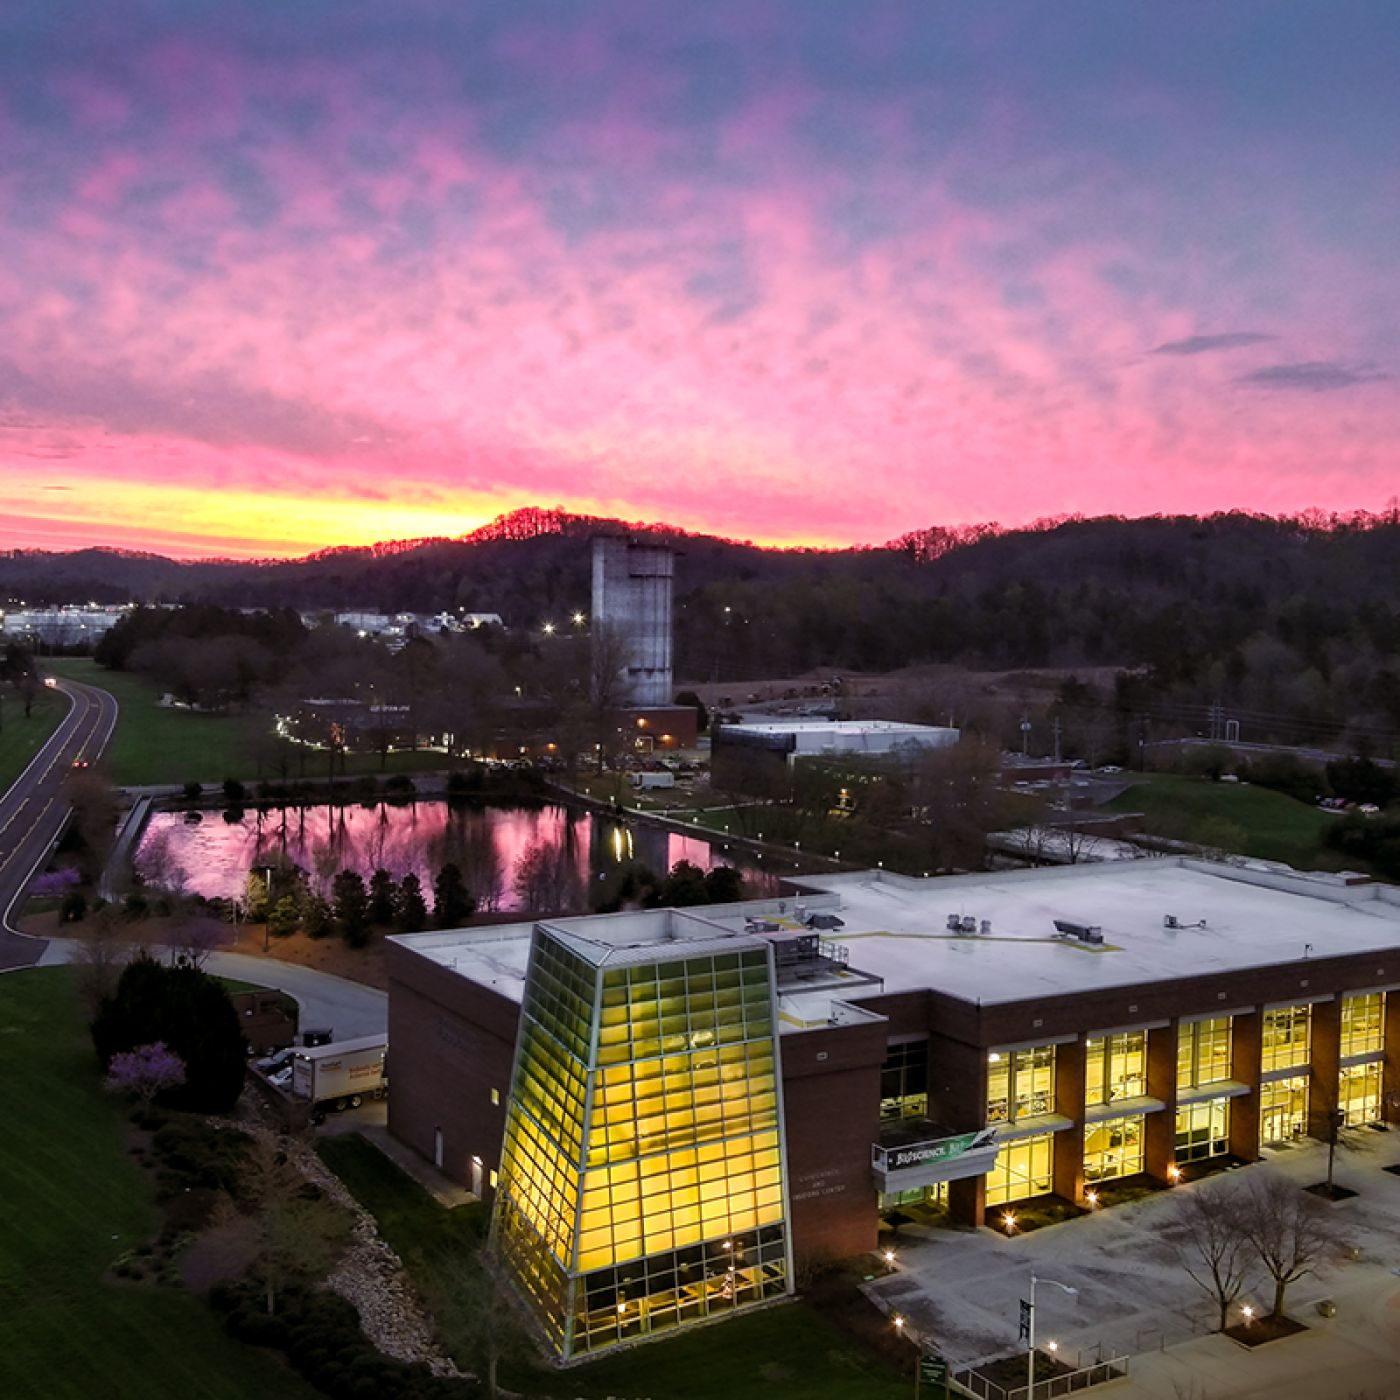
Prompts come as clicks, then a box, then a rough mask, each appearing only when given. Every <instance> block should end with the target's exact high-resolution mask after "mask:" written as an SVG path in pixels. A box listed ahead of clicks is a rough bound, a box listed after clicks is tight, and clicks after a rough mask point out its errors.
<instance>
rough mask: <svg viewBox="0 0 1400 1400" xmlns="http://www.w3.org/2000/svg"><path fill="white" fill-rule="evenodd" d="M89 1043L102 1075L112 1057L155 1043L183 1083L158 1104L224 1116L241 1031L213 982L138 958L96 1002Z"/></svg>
mask: <svg viewBox="0 0 1400 1400" xmlns="http://www.w3.org/2000/svg"><path fill="white" fill-rule="evenodd" d="M92 1041H93V1045H94V1046H95V1047H96V1049H97V1054H98V1057H99V1058H100V1059H101V1061H102V1068H103V1071H104V1073H106V1072H108V1071H110V1069H111V1065H112V1060H113V1057H114V1056H117V1055H120V1054H123V1053H127V1052H130V1051H132V1050H135V1049H136V1048H137V1047H138V1046H142V1045H154V1044H156V1043H157V1042H163V1043H164V1044H165V1046H166V1047H167V1048H168V1049H169V1051H170V1052H171V1053H172V1054H173V1055H177V1056H178V1057H179V1058H180V1059H181V1060H182V1061H183V1062H184V1065H185V1082H184V1083H183V1084H182V1085H179V1086H178V1087H175V1088H171V1089H168V1090H167V1091H165V1093H163V1094H162V1095H161V1101H162V1102H163V1103H165V1104H168V1105H169V1106H170V1107H171V1108H179V1109H186V1110H188V1111H190V1112H194V1113H226V1112H228V1110H229V1109H230V1108H232V1107H233V1105H234V1103H235V1102H236V1101H237V1099H238V1095H239V1093H240V1091H241V1090H242V1088H243V1056H244V1050H245V1048H246V1047H245V1045H244V1040H243V1026H242V1024H241V1023H240V1021H239V1019H238V1013H237V1012H236V1011H235V1010H234V1009H233V1003H232V1002H231V1001H230V1000H229V996H228V992H227V991H226V990H225V989H224V985H223V983H221V982H220V981H219V980H218V979H217V978H215V977H211V976H209V974H208V973H205V972H201V971H200V970H199V969H198V968H197V967H195V966H193V964H191V963H189V962H187V961H185V960H184V959H181V960H179V961H177V962H176V964H175V965H174V966H173V967H166V966H165V965H164V964H163V963H158V962H156V961H155V959H154V958H152V957H151V956H150V955H149V954H147V953H141V954H139V955H138V956H137V957H136V958H134V959H133V960H132V961H131V962H129V963H128V964H127V965H126V968H125V969H124V970H123V972H122V975H121V977H120V979H119V980H118V982H117V987H116V991H115V992H114V993H113V994H112V995H111V996H109V997H103V998H102V1001H101V1002H100V1003H99V1006H98V1011H97V1015H96V1017H95V1018H94V1019H93V1023H92Z"/></svg>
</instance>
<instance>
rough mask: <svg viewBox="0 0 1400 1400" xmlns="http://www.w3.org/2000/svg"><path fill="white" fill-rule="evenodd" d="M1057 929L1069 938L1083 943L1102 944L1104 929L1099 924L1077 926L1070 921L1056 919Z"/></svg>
mask: <svg viewBox="0 0 1400 1400" xmlns="http://www.w3.org/2000/svg"><path fill="white" fill-rule="evenodd" d="M1055 927H1056V928H1057V929H1058V930H1059V931H1060V932H1061V933H1063V934H1064V935H1065V936H1066V937H1068V938H1077V939H1078V940H1079V941H1080V942H1081V943H1102V942H1103V929H1102V928H1101V927H1100V926H1099V925H1098V924H1075V923H1071V922H1070V921H1069V920H1068V919H1056V920H1055Z"/></svg>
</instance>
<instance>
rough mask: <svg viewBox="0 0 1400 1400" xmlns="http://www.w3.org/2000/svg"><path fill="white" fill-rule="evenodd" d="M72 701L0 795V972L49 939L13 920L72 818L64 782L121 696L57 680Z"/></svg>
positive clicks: (97, 751) (36, 952)
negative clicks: (116, 697) (22, 930)
mask: <svg viewBox="0 0 1400 1400" xmlns="http://www.w3.org/2000/svg"><path fill="white" fill-rule="evenodd" d="M57 688H58V689H59V690H60V691H62V692H63V694H64V695H66V696H67V697H68V699H69V700H70V701H71V707H70V709H69V711H68V713H67V715H66V716H64V718H63V720H62V721H61V722H60V724H59V726H58V728H57V729H56V730H55V731H54V732H53V734H52V735H51V736H50V737H49V740H48V742H47V743H46V744H45V745H44V747H43V748H41V749H40V750H39V752H38V753H37V754H35V755H34V758H33V759H32V760H31V762H30V764H29V767H28V768H26V769H25V770H24V772H23V773H21V774H20V776H19V777H18V778H17V779H16V780H15V783H14V785H13V786H12V787H11V788H10V790H9V791H8V792H7V793H6V794H5V795H4V797H0V972H3V971H9V970H10V969H12V968H16V967H32V966H33V965H34V964H35V963H37V962H38V961H39V959H40V957H41V956H42V955H43V952H44V948H45V945H46V940H45V939H42V938H33V937H31V936H30V935H28V934H23V933H20V932H19V930H18V929H16V928H15V927H14V925H13V923H12V920H13V918H14V916H15V915H16V914H17V913H18V912H19V909H20V907H21V904H22V902H23V899H24V892H25V889H26V887H27V886H28V884H29V882H30V880H31V879H32V878H33V877H34V876H35V875H36V874H37V873H38V872H39V871H40V870H42V869H43V868H44V863H45V862H46V861H47V860H48V858H49V854H50V852H51V851H52V850H53V847H54V843H55V842H56V841H57V840H58V838H59V837H60V836H61V835H62V833H63V828H64V825H65V823H66V822H67V820H68V813H69V801H68V794H67V792H66V791H65V790H64V782H65V780H66V779H67V777H68V775H69V774H70V773H71V772H72V771H73V766H74V765H75V764H86V763H95V762H96V761H97V760H98V759H99V758H101V756H102V751H103V750H104V749H105V748H106V747H107V743H108V741H109V740H110V739H111V737H112V731H113V729H115V728H116V724H117V702H116V701H115V700H114V699H113V698H112V697H111V696H110V695H108V694H107V692H106V691H105V690H98V689H97V687H96V686H91V685H80V684H79V683H78V682H76V681H59V682H58V685H57Z"/></svg>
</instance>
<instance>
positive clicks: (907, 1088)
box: [388, 859, 1400, 1356]
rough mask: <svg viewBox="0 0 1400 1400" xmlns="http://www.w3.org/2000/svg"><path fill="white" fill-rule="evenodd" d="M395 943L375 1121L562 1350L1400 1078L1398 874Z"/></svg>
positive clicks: (1065, 874)
mask: <svg viewBox="0 0 1400 1400" xmlns="http://www.w3.org/2000/svg"><path fill="white" fill-rule="evenodd" d="M388 968H389V974H390V979H391V981H390V1000H389V1030H390V1043H391V1044H392V1045H393V1047H394V1051H393V1054H394V1063H393V1074H394V1097H393V1100H392V1101H391V1108H390V1127H391V1129H392V1130H393V1131H394V1132H395V1133H396V1134H397V1135H398V1136H399V1137H401V1138H402V1139H403V1140H404V1141H406V1142H408V1143H410V1144H411V1145H413V1146H414V1147H416V1148H417V1149H418V1150H419V1151H421V1152H423V1153H424V1155H426V1156H428V1157H430V1158H434V1159H435V1160H436V1161H437V1162H438V1163H439V1165H441V1166H442V1167H443V1168H444V1170H446V1171H448V1172H449V1173H451V1174H452V1175H454V1176H456V1177H457V1178H458V1179H460V1180H462V1181H464V1182H465V1183H467V1184H468V1185H470V1186H471V1187H472V1189H473V1190H475V1191H476V1192H477V1193H478V1194H480V1195H482V1196H484V1197H487V1198H490V1197H491V1196H493V1195H497V1196H498V1197H499V1199H498V1202H497V1210H496V1228H497V1239H498V1243H499V1244H500V1245H501V1247H502V1252H503V1254H504V1255H505V1256H506V1258H507V1260H508V1262H509V1263H510V1266H511V1268H512V1271H513V1273H514V1276H515V1278H516V1281H517V1284H518V1285H519V1287H520V1290H521V1292H522V1293H523V1294H524V1295H526V1296H527V1298H528V1299H529V1300H530V1301H531V1304H532V1306H533V1308H534V1311H535V1315H536V1317H537V1319H538V1320H539V1321H540V1324H541V1327H542V1330H543V1331H544V1332H545V1333H546V1335H548V1336H549V1337H550V1338H551V1339H552V1341H553V1342H554V1345H555V1346H556V1348H557V1349H558V1350H559V1352H560V1354H561V1355H563V1356H575V1355H582V1354H585V1353H587V1352H589V1351H593V1350H596V1349H598V1348H600V1347H603V1346H607V1345H609V1344H611V1343H613V1342H616V1341H618V1340H623V1339H627V1338H631V1337H638V1336H643V1335H646V1334H647V1333H648V1332H651V1331H655V1330H658V1329H660V1328H662V1327H667V1326H671V1325H683V1324H684V1323H685V1322H687V1321H689V1320H691V1319H698V1318H701V1317H712V1316H714V1315H715V1314H716V1313H717V1312H724V1311H728V1310H731V1309H733V1308H737V1307H742V1306H744V1305H746V1304H749V1303H753V1302H759V1301H762V1300H763V1299H764V1298H767V1297H770V1296H773V1295H774V1294H775V1293H781V1292H784V1291H787V1290H788V1289H789V1288H790V1286H791V1285H790V1279H791V1272H792V1267H793V1261H794V1260H801V1259H802V1258H803V1257H808V1256H810V1257H819V1256H835V1255H846V1254H852V1253H857V1252H860V1251H863V1250H868V1249H871V1248H873V1247H874V1245H875V1244H876V1241H877V1232H878V1228H879V1217H880V1215H881V1214H882V1213H886V1212H888V1211H890V1210H892V1209H895V1208H897V1207H903V1208H908V1207H909V1206H910V1205H913V1204H915V1203H917V1204H920V1205H931V1206H936V1207H939V1208H946V1209H947V1210H948V1211H949V1212H950V1213H951V1214H952V1215H953V1216H954V1217H955V1218H957V1219H961V1220H964V1221H967V1222H982V1221H989V1222H991V1223H996V1222H997V1221H998V1220H999V1219H1000V1217H1001V1215H1002V1214H1003V1213H1005V1212H1008V1211H1011V1212H1014V1210H1015V1209H1016V1207H1017V1206H1018V1205H1020V1204H1022V1203H1025V1202H1028V1201H1033V1200H1036V1199H1042V1198H1049V1197H1059V1198H1061V1199H1063V1200H1066V1201H1069V1202H1072V1203H1082V1202H1084V1201H1086V1200H1087V1199H1088V1198H1089V1196H1090V1193H1092V1192H1094V1191H1095V1190H1096V1189H1097V1188H1098V1187H1099V1186H1100V1185H1101V1184H1102V1183H1106V1182H1111V1181H1115V1180H1126V1179H1130V1178H1132V1177H1135V1176H1145V1177H1152V1178H1156V1179H1158V1180H1161V1181H1170V1180H1172V1179H1174V1177H1175V1175H1176V1174H1177V1173H1178V1172H1180V1171H1181V1170H1183V1169H1186V1168H1189V1167H1191V1166H1193V1165H1194V1164H1197V1163H1201V1162H1207V1161H1209V1160H1210V1159H1212V1158H1217V1159H1223V1158H1226V1157H1233V1158H1235V1159H1239V1160H1243V1161H1250V1160H1254V1159H1255V1158H1257V1157H1258V1155H1259V1149H1260V1146H1261V1144H1267V1143H1269V1142H1275V1141H1283V1140H1287V1139H1288V1138H1291V1137H1296V1136H1300V1135H1303V1134H1308V1133H1311V1134H1313V1135H1323V1134H1325V1133H1326V1132H1327V1131H1329V1125H1330V1124H1331V1123H1333V1122H1339V1123H1344V1124H1350V1125H1359V1124H1364V1123H1370V1122H1380V1121H1385V1120H1391V1119H1394V1118H1396V1117H1397V1105H1400V1079H1397V1076H1396V1069H1395V1065H1394V1062H1393V1058H1392V1056H1391V1055H1390V1054H1389V1053H1388V1052H1389V1051H1390V1050H1391V1048H1392V1047H1395V1046H1397V1045H1400V1020H1398V1019H1397V1018H1400V997H1397V996H1395V995H1393V993H1394V992H1396V991H1400V892H1397V891H1396V890H1395V889H1394V888H1392V887H1390V886H1384V885H1378V884H1374V883H1370V882H1367V881H1363V880H1358V879H1356V878H1355V877H1345V876H1325V875H1298V874H1294V873H1293V872H1284V871H1279V870H1277V869H1273V868H1236V867H1230V866H1219V865H1211V864H1205V863H1199V862H1191V861H1185V860H1177V859H1173V860H1144V861H1133V862H1123V863H1118V864H1109V865H1097V866H1075V867H1068V868H1063V869H1058V870H1038V871H1020V872H1014V873H1009V874H997V875H974V876H962V877H955V878H945V879H937V880H915V879H909V878H906V877H902V876H895V875H890V874H887V873H885V872H883V871H879V872H876V871H869V872H864V873H861V874H851V875H837V876H831V877H804V878H803V879H802V880H801V881H800V884H799V885H797V886H794V888H793V891H792V893H790V894H789V895H788V896H787V897H786V898H782V899H770V900H764V901H753V902H748V903H745V904H741V905H731V906H718V907H713V906H712V907H706V908H700V909H687V910H653V911H642V912H638V913H628V914H618V915H600V916H592V917H582V918H573V919H560V920H551V921H548V922H547V923H541V924H538V925H531V924H518V925H508V926H498V927H495V928H489V929H486V928H484V929H471V930H456V931H446V932H441V933H432V934H419V935H411V936H406V937H403V938H399V939H396V940H392V942H391V946H390V951H389V957H388ZM561 1086H567V1092H565V1088H564V1087H561ZM546 1202H549V1203H551V1204H549V1205H548V1206H547V1207H546V1204H545V1203H546Z"/></svg>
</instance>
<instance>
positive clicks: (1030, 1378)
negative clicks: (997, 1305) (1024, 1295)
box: [1023, 1274, 1079, 1400]
mask: <svg viewBox="0 0 1400 1400" xmlns="http://www.w3.org/2000/svg"><path fill="white" fill-rule="evenodd" d="M1038 1283H1048V1284H1049V1285H1050V1286H1051V1287H1052V1288H1058V1289H1059V1290H1060V1292H1061V1293H1068V1294H1069V1296H1070V1297H1071V1298H1077V1297H1078V1296H1079V1290H1078V1289H1077V1288H1071V1287H1070V1286H1069V1284H1067V1283H1061V1282H1060V1281H1059V1279H1054V1278H1037V1277H1036V1276H1035V1275H1034V1274H1032V1275H1031V1296H1030V1301H1029V1302H1027V1303H1025V1304H1024V1305H1023V1306H1024V1309H1025V1327H1026V1400H1035V1286H1036V1284H1038ZM1049 1350H1050V1351H1052V1352H1053V1351H1054V1350H1055V1343H1054V1342H1051V1343H1049Z"/></svg>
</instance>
